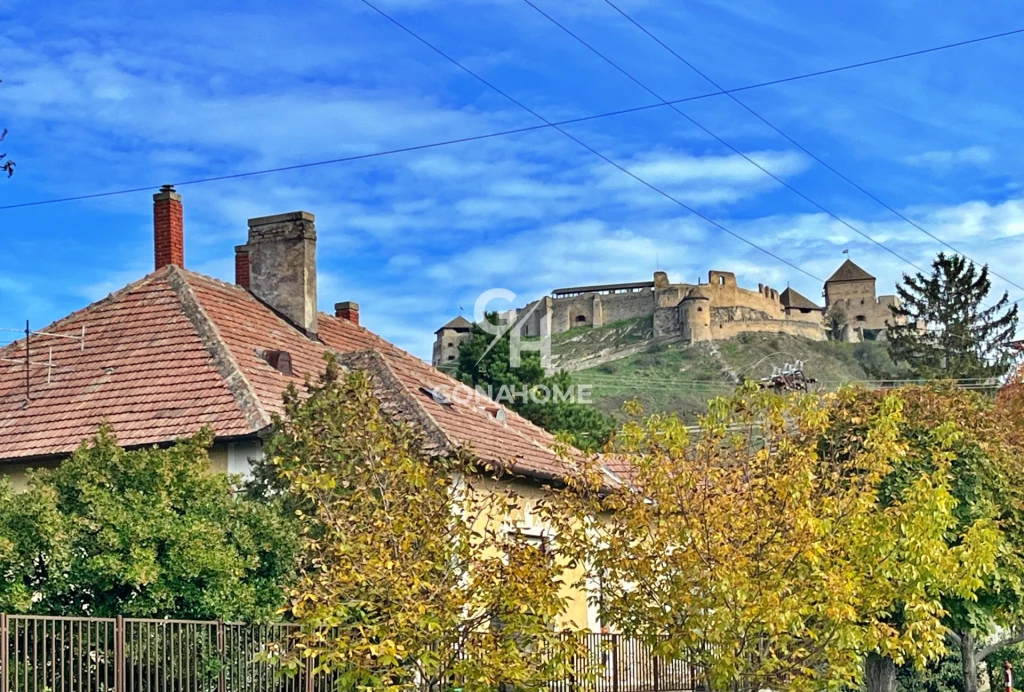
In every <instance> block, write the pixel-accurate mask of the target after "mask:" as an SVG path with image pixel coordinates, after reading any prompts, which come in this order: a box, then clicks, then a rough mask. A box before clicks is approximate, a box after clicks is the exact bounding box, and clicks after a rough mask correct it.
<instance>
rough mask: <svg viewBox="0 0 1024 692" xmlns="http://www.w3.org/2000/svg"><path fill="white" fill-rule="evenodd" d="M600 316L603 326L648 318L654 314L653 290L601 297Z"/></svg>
mask: <svg viewBox="0 0 1024 692" xmlns="http://www.w3.org/2000/svg"><path fill="white" fill-rule="evenodd" d="M600 298H601V314H602V317H603V318H604V323H605V324H611V323H612V322H618V321H619V320H632V319H636V318H638V317H650V316H651V315H653V314H654V289H651V288H645V289H643V290H640V291H630V292H629V293H609V294H606V295H601V296H600Z"/></svg>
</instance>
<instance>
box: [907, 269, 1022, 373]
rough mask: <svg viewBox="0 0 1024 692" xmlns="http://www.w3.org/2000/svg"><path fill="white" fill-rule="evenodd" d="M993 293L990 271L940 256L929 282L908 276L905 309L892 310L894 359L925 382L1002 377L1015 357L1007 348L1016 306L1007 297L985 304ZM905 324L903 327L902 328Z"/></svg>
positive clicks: (919, 276)
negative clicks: (906, 366)
mask: <svg viewBox="0 0 1024 692" xmlns="http://www.w3.org/2000/svg"><path fill="white" fill-rule="evenodd" d="M991 289H992V282H991V281H990V280H989V275H988V266H987V265H986V266H983V267H981V269H978V268H977V267H976V266H975V265H974V264H973V263H972V262H970V261H969V260H967V259H965V258H963V257H961V256H959V255H946V254H944V253H939V256H938V257H937V258H936V259H935V260H934V261H933V262H932V271H931V275H930V276H927V277H926V276H924V275H923V274H921V273H920V272H918V273H917V274H915V275H914V276H910V275H909V274H904V275H903V282H902V283H901V284H898V285H897V286H896V292H897V293H898V294H899V297H900V300H901V301H902V303H901V304H900V305H898V306H896V305H894V306H892V307H891V310H892V314H893V317H894V322H896V323H895V324H892V325H890V326H889V328H888V330H887V338H888V340H889V354H890V356H891V357H892V359H893V360H894V361H896V362H904V363H907V364H908V365H909V366H910V368H911V369H912V370H913V371H914V372H915V373H916V374H917V375H918V376H919V377H925V378H952V379H962V378H985V377H1000V376H1002V375H1004V374H1006V372H1007V371H1008V370H1009V369H1010V367H1011V366H1012V365H1013V362H1014V359H1015V352H1014V350H1013V349H1012V348H1010V347H1009V346H1007V342H1008V341H1009V340H1010V339H1012V338H1013V335H1014V333H1015V332H1016V329H1017V306H1016V305H1010V303H1009V297H1008V295H1007V294H1006V293H1003V295H1002V297H1001V298H1000V299H999V300H998V301H996V302H995V303H994V304H993V305H991V306H989V307H987V308H986V307H984V306H983V305H982V302H983V301H984V300H985V298H986V297H987V296H988V294H989V292H990V291H991ZM901 322H902V324H900V323H901Z"/></svg>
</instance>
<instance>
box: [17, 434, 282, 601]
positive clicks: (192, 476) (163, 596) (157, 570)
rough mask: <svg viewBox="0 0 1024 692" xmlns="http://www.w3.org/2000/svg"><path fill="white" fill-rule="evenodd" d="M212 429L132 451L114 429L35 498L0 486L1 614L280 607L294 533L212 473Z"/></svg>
mask: <svg viewBox="0 0 1024 692" xmlns="http://www.w3.org/2000/svg"><path fill="white" fill-rule="evenodd" d="M211 441H212V436H211V435H210V433H209V432H203V433H200V434H198V435H196V436H195V437H193V438H191V439H187V440H182V441H180V442H178V443H176V444H175V445H173V446H171V447H169V448H166V449H157V448H152V449H139V450H132V451H126V450H124V449H122V448H120V447H119V446H118V445H117V441H116V439H115V438H114V435H113V434H112V433H111V432H110V430H109V429H106V428H104V429H102V430H101V431H100V432H99V434H98V435H97V436H96V437H95V438H94V439H93V440H91V441H90V442H88V443H85V444H83V445H82V446H81V447H80V448H79V449H78V451H76V452H75V453H74V455H73V456H72V457H71V458H70V459H69V460H67V461H65V462H64V463H62V464H61V465H60V466H59V467H58V468H56V469H54V470H52V471H43V472H37V473H36V474H34V475H33V476H32V477H31V478H30V480H29V486H28V489H27V490H26V491H24V492H21V493H14V492H13V491H12V490H11V488H10V486H9V485H4V486H2V487H0V571H2V572H3V574H4V575H5V577H10V578H5V579H4V580H3V582H2V583H0V607H2V608H3V609H5V610H9V611H13V612H31V613H45V614H49V615H90V616H97V617H112V616H114V615H126V616H133V617H177V618H191V619H216V618H222V619H244V620H263V619H268V618H271V617H272V616H274V614H275V613H276V612H277V610H278V609H279V608H280V607H281V606H282V605H283V603H284V598H285V590H284V587H285V585H286V584H287V582H288V580H289V578H290V576H291V575H293V574H294V555H295V550H296V548H297V543H298V540H297V534H296V532H295V529H294V527H293V526H292V525H290V524H288V523H287V522H286V521H285V520H284V519H282V517H281V516H280V514H279V513H278V512H276V511H274V510H273V509H272V508H270V507H267V506H265V505H263V504H260V503H256V502H252V501H249V500H246V499H243V498H240V497H236V496H235V492H234V491H235V488H234V487H233V486H232V483H231V481H230V479H229V478H228V477H226V476H224V475H221V474H215V473H211V472H210V460H209V457H208V454H207V450H208V448H209V445H210V443H211Z"/></svg>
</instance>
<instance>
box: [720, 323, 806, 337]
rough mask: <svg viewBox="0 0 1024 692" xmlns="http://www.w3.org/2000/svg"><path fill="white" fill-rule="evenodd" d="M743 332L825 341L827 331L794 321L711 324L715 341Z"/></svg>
mask: <svg viewBox="0 0 1024 692" xmlns="http://www.w3.org/2000/svg"><path fill="white" fill-rule="evenodd" d="M743 332H769V333H771V332H775V333H779V334H792V335H793V336H802V337H804V338H805V339H810V340H811V341H824V340H825V330H824V328H823V327H822V326H821V325H820V324H814V323H813V322H798V321H793V320H742V321H727V322H712V323H711V338H712V339H714V340H715V341H719V340H722V339H730V338H732V337H734V336H737V335H739V334H742V333H743Z"/></svg>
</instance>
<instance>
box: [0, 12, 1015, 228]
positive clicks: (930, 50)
mask: <svg viewBox="0 0 1024 692" xmlns="http://www.w3.org/2000/svg"><path fill="white" fill-rule="evenodd" d="M1022 33H1024V29H1013V30H1011V31H1004V32H1000V33H997V34H989V35H986V36H979V37H976V38H972V39H966V40H963V41H957V42H954V43H946V44H943V45H939V46H932V47H930V48H923V49H920V50H915V51H909V52H906V53H898V54H896V55H889V56H886V57H883V58H874V59H871V60H864V61H861V62H856V63H851V64H848V65H841V66H839V67H831V68H827V69H823V70H816V71H814V72H805V73H803V74H798V75H793V76H790V77H782V78H780V79H771V80H768V81H764V82H757V83H756V84H748V85H746V86H741V87H736V88H734V89H721V90H719V91H713V92H708V93H706V94H697V95H695V96H687V97H684V98H679V99H673V100H671V101H669V102H668V103H669V104H680V103H688V102H690V101H700V100H702V99H707V98H712V97H715V96H722V95H730V94H737V93H741V92H744V91H751V90H754V89H762V88H764V87H770V86H776V85H779V84H788V83H790V82H796V81H800V80H804V79H811V78H814V77H822V76H825V75H831V74H837V73H840V72H846V71H848V70H856V69H860V68H863V67H870V66H873V65H881V64H884V63H888V62H893V61H896V60H903V59H906V58H913V57H917V56H921V55H926V54H929V53H936V52H940V51H945V50H951V49H953V48H960V47H963V46H969V45H972V44H976V43H982V42H986V41H993V40H996V39H1000V38H1006V37H1009V36H1015V35H1017V34H1022ZM665 107H666V104H664V103H654V104H647V105H644V106H636V107H633V108H623V109H620V110H615V111H608V112H605V113H598V114H595V115H587V116H581V117H578V118H569V119H567V120H559V121H554V122H550V123H543V124H539V125H531V126H527V127H518V128H513V129H509V130H500V131H497V132H490V133H487V134H482V135H471V136H467V137H458V138H454V139H447V140H442V141H438V142H429V143H426V144H417V145H412V146H408V147H399V148H395V149H386V150H382V151H375V152H368V153H365V154H355V155H352V156H342V157H338V158H332V159H326V160H322V161H310V162H305V163H297V164H292V165H288V166H278V167H274V168H263V169H258V170H252V171H244V172H241V173H229V174H224V175H216V176H210V177H207V178H197V179H193V180H184V181H181V182H176V183H173V184H174V186H175V187H183V186H186V185H198V184H202V183H212V182H218V181H222V180H234V179H238V178H248V177H252V176H258V175H267V174H271V173H281V172H286V171H294V170H300V169H303V168H314V167H319V166H329V165H334V164H340V163H348V162H352V161H361V160H365V159H373V158H378V157H382V156H391V155H394V154H403V153H409V152H414V151H423V150H425V149H434V148H438V147H445V146H450V145H455V144H463V143H466V142H476V141H481V140H486V139H492V138H495V137H505V136H508V135H514V134H521V133H525V132H534V131H537V130H545V129H548V128H553V127H557V126H561V125H573V124H576V123H583V122H589V121H591V120H599V119H602V118H610V117H615V116H619V115H628V114H631V113H640V112H643V111H649V110H654V109H658V108H665ZM162 184H163V183H157V184H153V185H146V186H143V187H133V188H126V189H119V190H110V191H106V192H94V193H87V194H81V195H74V196H69V197H58V198H53V199H44V200H38V201H34V202H20V203H17V204H7V205H2V206H0V210H5V209H21V208H24V207H36V206H42V205H46V204H58V203H62V202H76V201H81V200H87V199H97V198H101V197H113V196H115V195H126V194H134V193H139V192H148V191H150V190H153V189H156V188H157V187H160V185H162Z"/></svg>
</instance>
